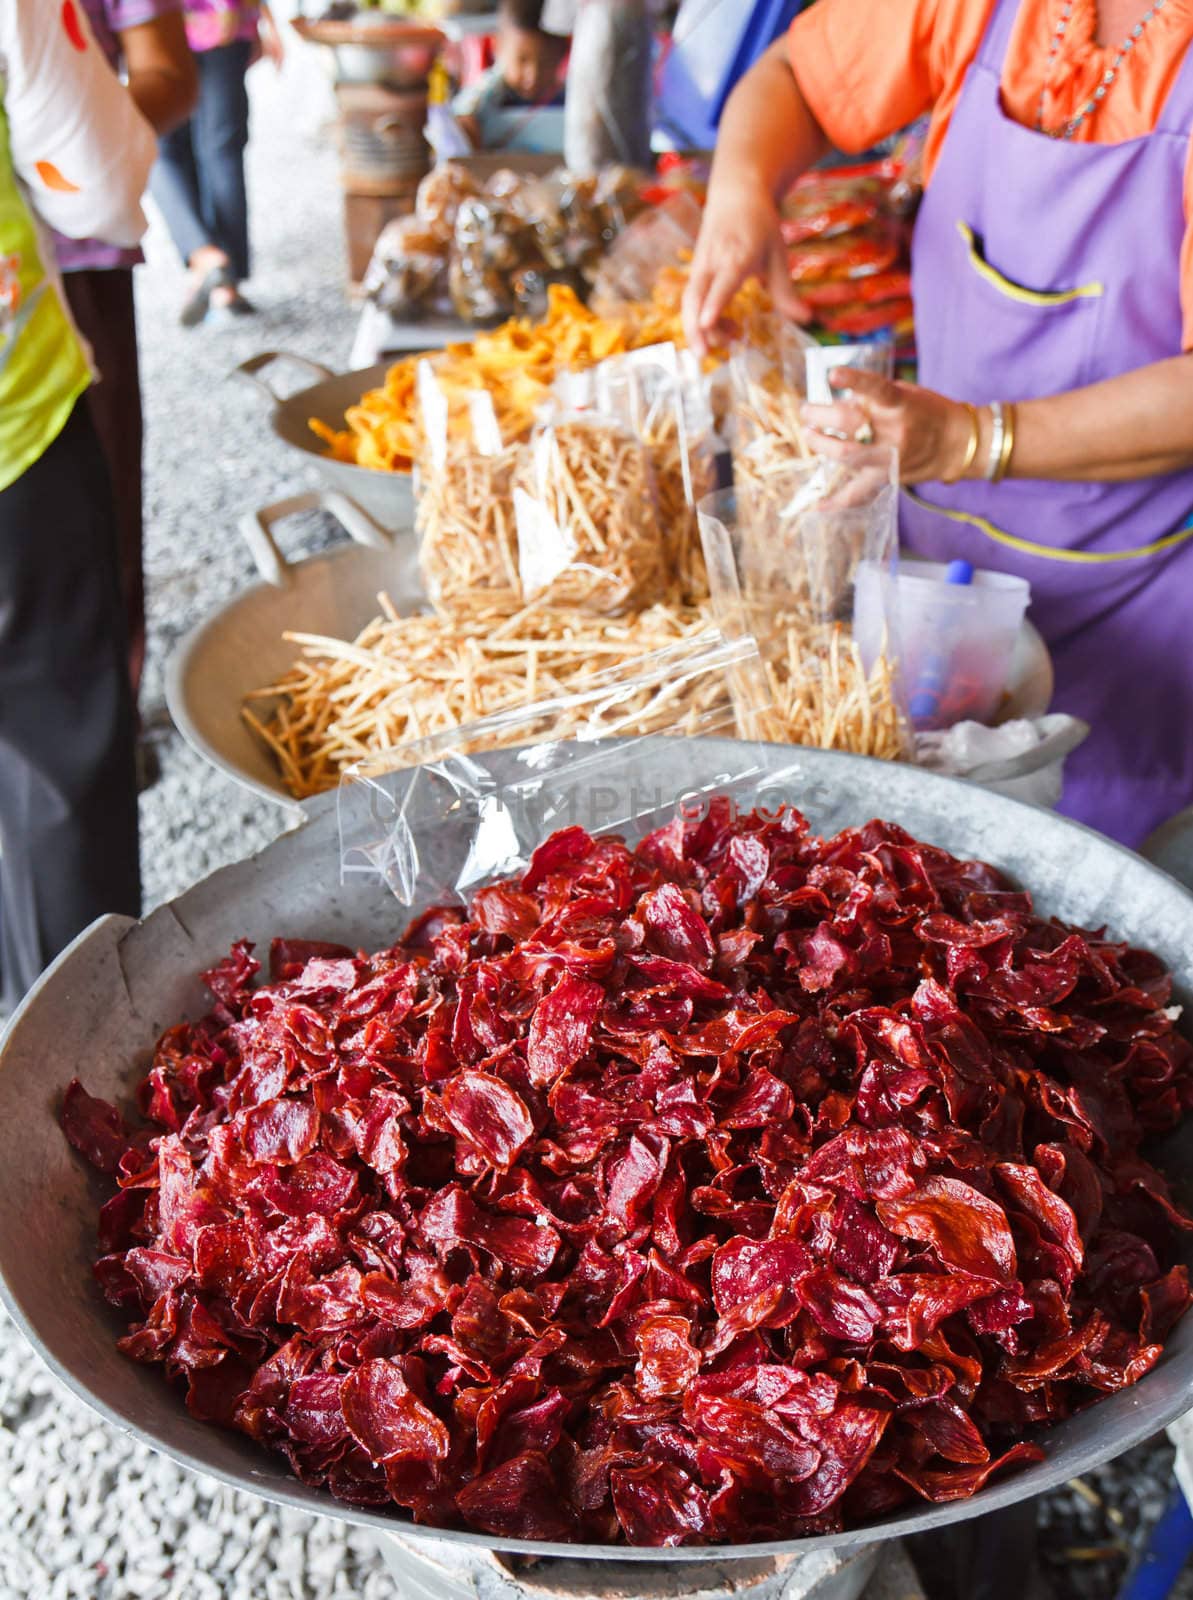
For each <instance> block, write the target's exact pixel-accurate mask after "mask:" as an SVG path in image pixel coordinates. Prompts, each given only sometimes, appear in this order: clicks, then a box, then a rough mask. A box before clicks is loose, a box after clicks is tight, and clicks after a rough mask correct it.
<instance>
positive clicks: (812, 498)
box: [700, 394, 913, 760]
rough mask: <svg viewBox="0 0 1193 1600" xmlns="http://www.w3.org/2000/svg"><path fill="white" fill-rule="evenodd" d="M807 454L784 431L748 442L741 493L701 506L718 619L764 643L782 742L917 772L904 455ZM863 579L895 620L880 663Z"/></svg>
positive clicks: (881, 636)
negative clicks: (909, 707) (907, 660)
mask: <svg viewBox="0 0 1193 1600" xmlns="http://www.w3.org/2000/svg"><path fill="white" fill-rule="evenodd" d="M773 398H774V400H775V403H776V412H777V420H781V419H782V418H784V417H786V416H790V418H791V419H792V421H793V422H794V423H795V426H796V427H798V422H797V421H796V420H795V419H796V418H797V417H798V412H797V411H796V410H795V409H794V407H791V409H790V410H788V405H787V398H786V397H785V396H782V395H778V394H776V395H775V396H773ZM752 403H753V402H752ZM776 412H771V413H770V414H769V415H770V416H771V417H776ZM758 415H759V410H755V411H754V414H753V417H752V418H751V420H752V421H753V420H754V418H756V417H757V416H758ZM802 444H803V441H802V440H801V439H800V437H799V436H798V434H793V433H791V432H788V431H787V430H786V429H783V430H780V428H778V427H776V428H774V430H773V431H771V430H769V429H766V428H762V427H758V428H757V429H756V430H755V431H753V433H752V434H751V433H750V432H749V431H748V430H747V429H739V430H738V431H737V432H736V433H735V438H734V481H735V488H734V491H733V492H730V493H727V494H721V495H715V496H712V497H711V498H710V499H709V500H706V501H705V502H703V503H702V505H701V516H700V531H701V538H702V544H703V550H704V557H705V564H706V567H707V570H708V577H709V585H710V589H711V593H712V601H713V611H714V615H715V616H716V618H717V620H718V623H719V625H720V626H721V628H722V629H723V630H725V631H726V632H727V633H728V634H729V636H731V637H736V636H739V635H741V634H746V635H748V636H750V637H752V638H754V639H755V640H756V642H757V644H758V649H759V652H760V654H761V657H762V661H763V667H764V671H765V674H766V677H767V693H768V697H769V700H770V709H769V711H768V712H767V723H768V727H769V737H771V738H772V739H774V740H776V741H778V742H783V743H790V744H804V745H813V746H817V747H819V748H821V749H826V750H848V751H851V752H853V753H854V754H857V755H868V756H877V757H880V758H884V759H887V760H897V759H910V758H911V756H912V752H913V746H912V741H911V732H910V725H909V723H908V719H907V716H906V712H905V701H904V692H903V685H902V682H901V680H900V675H899V654H898V636H897V619H896V610H895V598H894V562H895V556H896V552H897V546H898V536H897V529H896V511H897V503H898V501H897V495H898V491H897V479H898V474H897V461H896V458H895V454H894V452H893V451H890V450H879V449H875V450H873V451H871V452H870V453H869V456H868V459H867V460H866V462H865V463H864V464H863V465H860V466H859V465H853V464H850V465H846V464H844V463H841V462H835V461H829V460H827V459H825V458H823V457H819V456H816V455H815V454H813V453H812V452H811V451H810V450H807V449H803V448H801V446H802ZM863 568H868V569H870V574H871V575H872V577H873V580H874V581H873V582H872V583H871V584H870V585H869V589H870V593H871V595H872V596H877V597H878V603H879V604H880V605H881V608H882V613H883V622H882V625H880V626H879V627H878V628H877V629H876V630H875V631H874V634H873V636H872V639H871V640H870V641H868V647H867V649H866V650H863V648H862V645H861V644H860V643H859V640H858V639H857V638H856V637H855V635H854V628H853V622H854V605H855V593H856V586H857V581H858V575H859V573H860V572H861V571H862V570H863Z"/></svg>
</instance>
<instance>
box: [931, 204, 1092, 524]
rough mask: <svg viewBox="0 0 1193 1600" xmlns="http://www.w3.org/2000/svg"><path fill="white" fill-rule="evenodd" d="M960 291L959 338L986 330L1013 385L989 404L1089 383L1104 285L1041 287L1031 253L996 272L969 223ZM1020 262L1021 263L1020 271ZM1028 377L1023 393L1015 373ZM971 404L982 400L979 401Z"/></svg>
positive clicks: (956, 301)
mask: <svg viewBox="0 0 1193 1600" xmlns="http://www.w3.org/2000/svg"><path fill="white" fill-rule="evenodd" d="M957 232H958V235H959V241H958V244H959V250H958V254H959V256H961V259H960V260H959V261H958V266H957V271H958V272H959V273H960V275H961V276H960V280H959V282H958V284H957V292H956V294H955V295H952V296H950V308H949V309H950V321H951V322H952V324H953V327H954V336H960V337H962V338H964V337H965V330H966V328H967V327H969V328H980V329H981V330H982V343H983V345H984V346H985V347H986V348H987V349H990V350H995V351H997V352H998V361H997V365H998V368H999V370H1000V371H1001V372H1003V373H1006V374H1008V376H1009V377H1010V379H1011V381H1009V382H1008V384H1007V392H1006V393H1000V394H992V395H990V396H988V398H989V399H998V400H1031V399H1036V398H1038V397H1040V396H1042V395H1043V394H1045V393H1053V392H1058V391H1060V390H1065V389H1078V388H1081V387H1082V386H1083V385H1084V384H1087V383H1091V382H1092V381H1093V379H1094V377H1095V375H1096V366H1097V359H1098V351H1099V339H1100V337H1101V324H1102V306H1103V305H1104V304H1105V303H1106V302H1105V298H1104V289H1103V285H1102V284H1101V283H1096V282H1094V283H1084V284H1065V285H1064V286H1063V287H1060V288H1055V287H1051V286H1049V287H1037V285H1036V284H1035V283H1032V282H1031V281H1030V278H1029V273H1028V270H1025V269H1026V268H1027V264H1028V262H1029V260H1030V254H1031V252H1030V247H1029V246H1028V247H1024V246H1020V248H1019V249H1018V250H1015V251H1012V253H1011V254H1012V258H1013V259H1011V260H1001V261H1000V264H999V265H998V266H995V265H994V263H993V261H991V260H990V259H988V257H987V255H986V252H985V248H984V243H983V241H982V240H981V239H980V238H979V237H978V236H977V235H976V234H975V233H974V232H973V230H972V228H970V227H969V225H968V224H967V223H965V222H958V224H957ZM1018 263H1022V266H1020V265H1019V264H1018ZM1019 371H1022V372H1023V373H1024V374H1031V375H1034V381H1033V379H1032V377H1030V376H1029V377H1028V378H1027V380H1026V383H1025V387H1024V389H1023V390H1019V391H1017V390H1016V388H1015V384H1014V380H1013V374H1015V373H1016V372H1019ZM1048 372H1054V373H1056V381H1055V384H1054V385H1052V386H1050V387H1049V388H1047V389H1045V388H1044V387H1043V386H1041V384H1040V374H1041V373H1048ZM970 398H973V399H977V398H979V397H978V396H977V395H973V396H971V397H970ZM1073 491H1074V498H1075V499H1077V500H1083V499H1085V498H1086V497H1087V496H1088V495H1089V494H1097V493H1098V492H1099V489H1098V486H1097V485H1095V484H1081V485H1074V486H1073Z"/></svg>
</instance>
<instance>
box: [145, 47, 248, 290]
mask: <svg viewBox="0 0 1193 1600" xmlns="http://www.w3.org/2000/svg"><path fill="white" fill-rule="evenodd" d="M251 59H252V46H251V45H250V44H248V43H246V42H245V41H244V40H237V41H236V42H235V43H233V44H225V45H220V46H219V47H218V48H217V49H215V50H201V51H198V52H197V53H196V55H195V61H196V64H197V65H198V68H199V102H198V104H197V105H196V107H195V111H194V115H193V116H192V117H191V119H190V121H189V122H184V123H183V125H182V127H181V128H175V129H174V131H173V133H167V134H165V135H163V137H162V140H161V143H160V145H159V147H158V160H157V165H156V166H155V167H154V169H153V176H152V178H151V179H150V184H149V187H150V192H151V194H152V195H153V198H154V199H155V200H156V201H157V203H158V205H159V206H160V207H161V211H162V215H163V216H164V217H165V219H166V224H167V226H168V227H169V229H170V234H171V237H172V238H173V240H174V243H175V245H176V246H177V247H178V252H179V254H180V255H181V257H182V259H183V261H185V262H189V261H190V259H191V257H192V256H193V255H194V253H195V251H196V250H201V249H202V248H203V247H204V245H216V246H218V248H219V249H221V250H223V251H224V253H225V254H226V255H227V257H228V259H229V260H230V261H231V263H232V271H233V273H234V274H235V276H236V278H237V279H238V280H239V279H241V278H247V277H248V275H249V213H248V199H247V196H246V194H245V186H244V152H245V146H246V145H247V144H248V139H249V97H248V89H247V87H246V84H245V74H246V73H247V72H248V69H249V63H250V61H251Z"/></svg>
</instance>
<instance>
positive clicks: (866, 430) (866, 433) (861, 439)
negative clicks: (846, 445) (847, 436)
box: [853, 417, 874, 444]
mask: <svg viewBox="0 0 1193 1600" xmlns="http://www.w3.org/2000/svg"><path fill="white" fill-rule="evenodd" d="M853 442H854V444H873V443H874V424H873V423H872V422H871V421H870V419H869V417H867V418H866V420H865V422H863V423H861V425H860V426H859V427H857V428H855V429H854V434H853Z"/></svg>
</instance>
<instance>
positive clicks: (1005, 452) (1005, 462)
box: [994, 400, 1015, 483]
mask: <svg viewBox="0 0 1193 1600" xmlns="http://www.w3.org/2000/svg"><path fill="white" fill-rule="evenodd" d="M1003 422H1004V428H1003V435H1002V449H1001V450H1000V451H999V452H998V466H997V468H996V469H995V472H994V481H995V483H1001V482H1002V480H1003V479H1004V478H1005V477H1006V475H1007V472H1008V470H1009V469H1010V465H1011V451H1012V450H1013V449H1014V448H1015V407H1014V406H1013V405H1012V404H1011V402H1010V401H1009V400H1008V401H1007V403H1006V405H1005V407H1004V408H1003Z"/></svg>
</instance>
